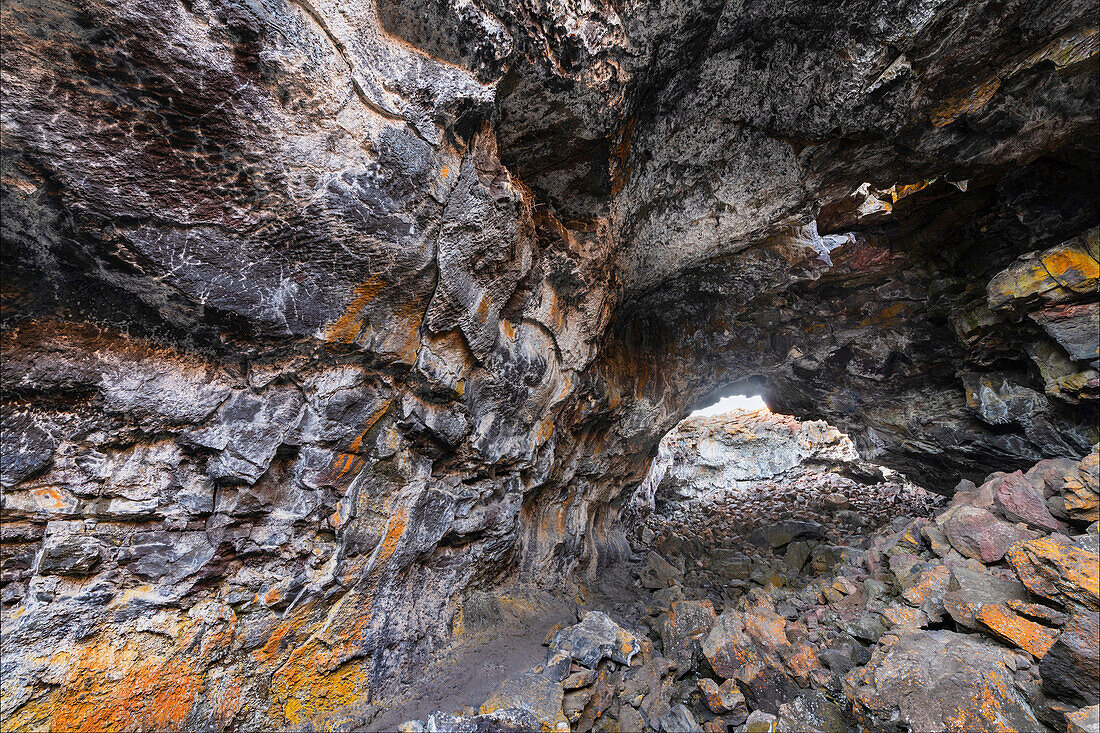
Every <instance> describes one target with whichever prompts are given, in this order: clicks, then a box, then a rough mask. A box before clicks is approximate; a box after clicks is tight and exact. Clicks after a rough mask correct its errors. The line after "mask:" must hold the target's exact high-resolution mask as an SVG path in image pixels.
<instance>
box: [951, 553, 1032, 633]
mask: <svg viewBox="0 0 1100 733" xmlns="http://www.w3.org/2000/svg"><path fill="white" fill-rule="evenodd" d="M947 588H948V591H947V594H946V595H945V596H944V599H943V605H944V609H945V610H946V611H947V613H948V614H949V615H950V616H951V618H952V619H954V621H955V623H957V624H959V625H960V626H963V627H965V628H968V629H974V630H975V631H980V630H981V629H982V625H981V623H980V622H979V621H978V613H979V612H980V611H981V608H982V606H983V605H985V604H987V603H1001V604H1004V603H1007V602H1008V601H1009V600H1012V599H1018V600H1021V601H1026V600H1027V599H1028V597H1029V596H1028V592H1027V588H1026V587H1024V585H1023V583H1020V582H1019V581H1017V580H1014V579H1005V578H998V577H996V576H993V575H990V574H989V573H985V572H981V571H977V570H970V569H968V568H964V567H961V566H955V567H953V568H951V578H950V580H949V581H948V586H947Z"/></svg>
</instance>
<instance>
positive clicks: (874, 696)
mask: <svg viewBox="0 0 1100 733" xmlns="http://www.w3.org/2000/svg"><path fill="white" fill-rule="evenodd" d="M1010 661H1011V654H1009V653H1007V652H1006V651H1004V650H1002V649H1000V648H998V647H995V646H991V645H989V644H984V643H981V642H980V641H978V640H977V639H976V637H974V636H968V635H965V634H956V633H953V632H950V631H923V632H918V633H911V634H903V635H901V636H900V637H899V638H898V640H897V641H896V642H895V643H894V644H893V645H890V646H880V647H878V648H877V649H876V650H875V651H874V653H873V655H872V658H871V661H870V662H869V663H868V664H867V665H866V666H865V667H863V668H861V669H858V670H855V671H853V672H850V673H849V674H848V676H847V677H845V679H844V687H845V694H846V695H847V696H848V697H849V698H850V699H851V700H852V702H853V705H854V714H855V716H856V718H857V720H859V721H860V722H861V724H862V725H864V726H868V727H870V728H871V729H874V730H892V729H899V728H900V727H901V726H902V725H904V726H905V729H907V730H919V731H929V732H930V733H931V732H934V731H950V730H967V731H990V732H992V731H998V730H1004V729H1005V728H1008V729H1012V730H1021V731H1023V730H1041V728H1042V726H1041V724H1040V723H1039V721H1038V720H1037V719H1036V718H1035V714H1034V713H1033V711H1032V709H1031V707H1030V706H1029V705H1028V703H1027V701H1026V700H1025V699H1024V697H1023V696H1022V695H1021V694H1020V693H1019V692H1018V691H1017V690H1016V688H1015V686H1014V682H1013V675H1012V669H1011V667H1010V666H1009V664H1010Z"/></svg>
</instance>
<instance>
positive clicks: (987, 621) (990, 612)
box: [978, 603, 1055, 659]
mask: <svg viewBox="0 0 1100 733" xmlns="http://www.w3.org/2000/svg"><path fill="white" fill-rule="evenodd" d="M978 620H979V621H981V622H982V623H983V624H984V625H985V626H987V627H989V630H990V631H992V632H993V633H994V634H995V635H996V636H998V637H1000V638H1001V639H1004V640H1005V641H1008V642H1010V643H1012V644H1015V645H1016V646H1018V647H1020V648H1021V649H1023V650H1024V651H1025V652H1027V653H1028V654H1031V655H1032V656H1034V657H1035V658H1036V659H1041V658H1042V657H1043V655H1044V654H1046V653H1047V650H1048V649H1050V647H1051V645H1052V644H1054V641H1055V636H1054V634H1052V633H1051V632H1050V630H1048V629H1047V628H1046V627H1044V626H1040V625H1039V624H1037V623H1034V622H1032V621H1028V620H1027V619H1025V618H1024V617H1023V616H1020V615H1019V614H1016V613H1014V612H1012V611H1010V610H1009V609H1008V608H1007V607H1005V606H1002V605H1001V604H1000V603H986V604H985V605H983V606H982V607H981V610H980V611H978Z"/></svg>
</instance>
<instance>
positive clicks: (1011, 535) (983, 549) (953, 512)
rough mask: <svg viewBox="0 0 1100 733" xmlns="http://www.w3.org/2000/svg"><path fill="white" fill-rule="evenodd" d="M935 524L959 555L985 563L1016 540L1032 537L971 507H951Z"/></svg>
mask: <svg viewBox="0 0 1100 733" xmlns="http://www.w3.org/2000/svg"><path fill="white" fill-rule="evenodd" d="M936 523H937V524H938V525H939V527H940V529H941V530H942V531H943V533H944V534H945V535H947V539H948V541H950V542H951V546H952V547H954V548H955V549H956V550H958V551H959V553H960V554H961V555H963V556H964V557H972V558H976V559H978V560H981V561H982V562H983V563H987V564H988V563H993V562H997V561H998V560H1000V559H1001V558H1002V557H1004V555H1005V553H1006V552H1008V548H1010V547H1012V545H1014V544H1016V543H1017V542H1019V541H1021V540H1025V539H1028V538H1030V537H1034V536H1035V535H1034V533H1029V532H1027V531H1026V530H1022V529H1020V528H1018V527H1016V526H1014V525H1012V524H1009V523H1008V522H1005V521H1002V520H1000V519H997V517H995V516H994V515H993V514H992V513H990V512H989V511H987V510H985V509H979V508H976V507H970V506H953V507H951V508H950V509H948V510H947V511H946V512H944V513H943V514H941V515H940V516H939V517H937V518H936Z"/></svg>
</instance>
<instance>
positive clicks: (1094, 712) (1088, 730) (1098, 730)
mask: <svg viewBox="0 0 1100 733" xmlns="http://www.w3.org/2000/svg"><path fill="white" fill-rule="evenodd" d="M1066 733H1100V705H1090V706H1089V707H1087V708H1081V709H1080V710H1077V711H1076V712H1072V713H1070V714H1069V715H1067V716H1066Z"/></svg>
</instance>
